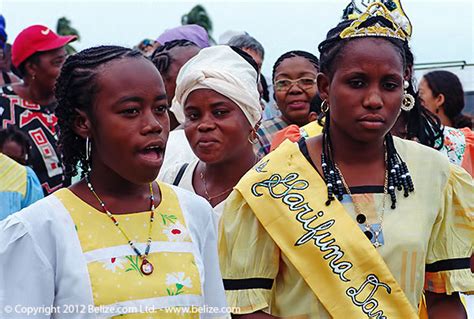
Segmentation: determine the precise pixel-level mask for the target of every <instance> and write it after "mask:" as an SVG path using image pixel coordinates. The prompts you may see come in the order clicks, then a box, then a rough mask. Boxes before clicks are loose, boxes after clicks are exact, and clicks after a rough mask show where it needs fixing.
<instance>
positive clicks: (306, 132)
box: [300, 121, 323, 138]
mask: <svg viewBox="0 0 474 319" xmlns="http://www.w3.org/2000/svg"><path fill="white" fill-rule="evenodd" d="M300 132H301V136H303V137H304V138H308V137H312V136H316V135H319V134H321V133H322V132H323V127H322V126H321V125H319V123H318V121H313V122H309V123H308V124H306V125H305V126H303V127H301V128H300Z"/></svg>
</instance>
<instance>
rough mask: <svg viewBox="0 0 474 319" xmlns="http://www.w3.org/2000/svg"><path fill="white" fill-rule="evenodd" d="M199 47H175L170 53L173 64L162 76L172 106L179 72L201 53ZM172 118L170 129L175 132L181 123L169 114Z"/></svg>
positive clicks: (171, 113)
mask: <svg viewBox="0 0 474 319" xmlns="http://www.w3.org/2000/svg"><path fill="white" fill-rule="evenodd" d="M199 50H200V49H199V48H198V47H197V46H187V47H175V48H173V49H171V50H170V51H169V55H170V56H171V63H170V66H169V68H168V70H167V71H166V72H164V73H163V74H162V76H163V81H164V82H165V88H166V94H167V95H168V104H169V105H171V103H172V101H173V98H174V95H175V91H176V78H177V77H178V73H179V70H181V68H182V67H183V65H184V64H185V63H186V62H188V61H189V59H191V58H192V57H194V56H195V55H196V54H198V53H199ZM169 116H170V129H171V130H173V129H175V128H176V127H177V126H179V122H178V120H177V119H176V117H175V116H174V114H173V112H169Z"/></svg>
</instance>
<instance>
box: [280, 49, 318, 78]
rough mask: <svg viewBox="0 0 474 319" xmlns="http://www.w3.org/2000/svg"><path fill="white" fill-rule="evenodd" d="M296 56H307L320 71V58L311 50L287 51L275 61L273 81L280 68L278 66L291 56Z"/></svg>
mask: <svg viewBox="0 0 474 319" xmlns="http://www.w3.org/2000/svg"><path fill="white" fill-rule="evenodd" d="M295 57H302V58H305V59H306V60H308V61H309V62H310V63H311V64H312V65H313V66H314V68H315V69H316V71H319V60H318V58H317V57H316V56H315V55H313V54H311V53H309V52H306V51H299V50H295V51H289V52H286V53H284V54H282V55H281V56H280V57H279V58H278V59H277V60H276V62H275V64H274V65H273V71H272V81H275V73H276V69H277V68H278V66H279V65H280V64H281V63H282V62H283V61H284V60H286V59H290V58H295Z"/></svg>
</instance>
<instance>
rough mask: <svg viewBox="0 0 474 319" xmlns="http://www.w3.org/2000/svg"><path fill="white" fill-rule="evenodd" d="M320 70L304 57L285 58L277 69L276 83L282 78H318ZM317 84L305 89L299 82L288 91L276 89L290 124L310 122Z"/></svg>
mask: <svg viewBox="0 0 474 319" xmlns="http://www.w3.org/2000/svg"><path fill="white" fill-rule="evenodd" d="M317 74H318V71H317V70H316V68H315V67H314V65H313V64H312V63H311V62H309V61H308V60H307V59H306V58H303V57H299V56H297V57H293V58H288V59H285V60H283V61H282V62H281V63H280V65H279V66H278V67H277V68H276V70H275V78H274V79H273V82H274V83H275V82H276V81H278V80H281V79H290V80H296V79H299V78H313V79H316V75H317ZM317 92H318V91H317V86H316V84H314V86H313V87H312V88H310V89H303V88H301V87H299V86H298V85H297V84H294V85H292V86H291V87H290V88H289V90H288V91H278V90H275V100H276V103H277V105H278V108H279V109H280V111H281V113H282V118H283V120H284V121H285V122H286V123H288V124H296V125H298V126H303V125H305V124H308V114H309V104H310V102H311V100H312V99H313V97H314V96H315V95H316V93H317Z"/></svg>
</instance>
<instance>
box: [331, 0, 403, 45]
mask: <svg viewBox="0 0 474 319" xmlns="http://www.w3.org/2000/svg"><path fill="white" fill-rule="evenodd" d="M362 2H363V3H362V5H363V6H366V10H365V11H364V12H363V13H362V14H359V12H362V11H361V10H360V8H359V7H358V6H357V4H355V1H352V2H351V4H350V5H349V6H348V8H346V10H350V11H351V12H345V15H346V16H347V17H348V18H349V19H351V20H352V19H354V21H353V22H352V23H351V24H350V25H349V26H348V27H347V28H345V29H344V30H343V31H342V32H341V33H340V35H339V36H340V38H341V39H346V38H356V37H370V36H373V37H389V38H396V39H400V40H402V41H408V40H409V39H410V36H411V32H412V26H411V22H410V20H409V19H408V17H407V16H406V14H405V12H404V11H403V8H402V6H401V3H400V1H399V0H390V1H383V2H381V1H380V0H378V1H374V0H372V1H370V0H369V2H372V3H370V4H369V5H366V4H364V2H367V1H362ZM387 7H388V8H387ZM369 19H373V21H374V24H371V25H367V23H366V21H367V20H369ZM381 20H382V21H381ZM383 20H385V21H383ZM387 21H388V22H390V24H391V25H392V26H388V25H386V24H387V23H386V22H387ZM383 22H385V23H383Z"/></svg>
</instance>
